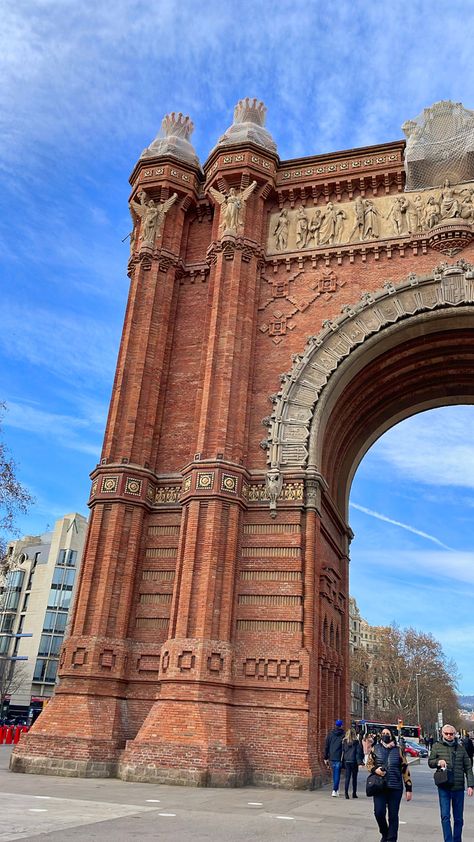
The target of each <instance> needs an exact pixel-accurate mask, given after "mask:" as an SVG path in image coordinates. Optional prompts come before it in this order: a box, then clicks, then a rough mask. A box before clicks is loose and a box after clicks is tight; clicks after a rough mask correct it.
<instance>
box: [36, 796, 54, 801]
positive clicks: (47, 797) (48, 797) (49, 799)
mask: <svg viewBox="0 0 474 842" xmlns="http://www.w3.org/2000/svg"><path fill="white" fill-rule="evenodd" d="M33 798H43V799H45V800H46V799H48V801H51V796H50V795H33Z"/></svg>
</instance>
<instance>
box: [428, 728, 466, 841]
mask: <svg viewBox="0 0 474 842" xmlns="http://www.w3.org/2000/svg"><path fill="white" fill-rule="evenodd" d="M428 765H429V766H430V767H431V768H432V769H436V768H438V767H439V768H440V769H448V772H452V778H453V780H452V782H451V783H450V784H449V787H442V786H439V787H438V796H439V809H440V813H441V827H442V829H443V836H444V842H462V827H463V824H464V819H463V814H464V782H465V780H466V782H467V794H468V795H469V796H471V795H472V792H473V787H474V776H473V774H472V769H471V761H470V760H469V757H468V755H467V752H466V749H465V748H464V746H463V745H462V743H458V741H457V740H456V731H455V729H454V728H453V726H452V725H443V729H442V732H441V739H440V740H439V741H438V742H436V743H433V748H432V749H431V754H430V756H429V758H428ZM451 808H452V811H453V827H452V828H451Z"/></svg>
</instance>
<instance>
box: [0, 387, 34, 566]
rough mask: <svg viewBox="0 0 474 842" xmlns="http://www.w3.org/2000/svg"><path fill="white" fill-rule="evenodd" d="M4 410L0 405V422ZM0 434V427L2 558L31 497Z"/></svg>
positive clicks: (0, 540)
mask: <svg viewBox="0 0 474 842" xmlns="http://www.w3.org/2000/svg"><path fill="white" fill-rule="evenodd" d="M5 410H6V406H5V404H4V403H0V421H1V417H2V414H3V413H4V412H5ZM1 432H2V430H1V425H0V556H3V555H4V554H5V545H6V542H7V540H8V539H9V538H10V537H11V536H12V534H17V532H16V530H15V521H16V518H17V516H18V515H19V514H24V513H25V512H27V510H28V507H29V506H30V505H31V504H32V503H33V497H32V496H31V494H30V493H29V492H28V491H27V490H26V488H25V487H24V486H23V485H22V484H21V483H20V482H19V481H18V479H17V477H16V469H17V468H16V464H15V462H14V460H13V458H12V457H11V455H10V453H9V451H8V449H7V447H6V446H5V444H4V442H3V441H2V439H1Z"/></svg>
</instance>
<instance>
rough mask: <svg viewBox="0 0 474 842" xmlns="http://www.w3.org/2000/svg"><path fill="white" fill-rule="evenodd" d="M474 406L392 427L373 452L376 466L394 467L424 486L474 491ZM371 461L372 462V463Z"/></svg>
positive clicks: (418, 417) (443, 410) (417, 417)
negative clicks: (461, 488)
mask: <svg viewBox="0 0 474 842" xmlns="http://www.w3.org/2000/svg"><path fill="white" fill-rule="evenodd" d="M473 429H474V406H456V407H453V406H449V407H440V408H439V409H436V410H431V411H430V412H429V413H426V412H422V413H420V414H419V415H415V416H413V417H411V418H408V419H406V420H405V421H403V422H402V423H401V424H398V425H397V426H396V427H392V429H391V430H389V431H388V432H387V433H385V435H384V436H383V437H382V438H381V439H380V441H379V442H377V443H376V444H375V445H374V446H373V447H372V448H371V450H370V451H369V454H368V457H367V462H366V469H367V467H368V465H369V464H370V463H372V465H373V467H374V470H375V471H379V470H380V462H382V463H385V464H386V465H387V464H388V465H390V466H391V467H392V468H393V469H394V470H395V471H396V473H397V474H398V475H399V476H404V477H405V478H406V479H411V480H413V481H414V482H418V483H420V484H421V485H423V486H433V485H434V486H437V487H438V488H439V486H447V487H448V486H453V487H457V488H459V487H464V488H474V441H473V439H472V436H471V435H470V431H471V430H473ZM369 460H370V462H369Z"/></svg>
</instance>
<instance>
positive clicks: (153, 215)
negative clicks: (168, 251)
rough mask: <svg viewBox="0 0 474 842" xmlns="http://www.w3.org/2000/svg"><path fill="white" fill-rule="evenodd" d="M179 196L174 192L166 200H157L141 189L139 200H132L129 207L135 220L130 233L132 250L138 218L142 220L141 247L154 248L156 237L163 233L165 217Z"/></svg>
mask: <svg viewBox="0 0 474 842" xmlns="http://www.w3.org/2000/svg"><path fill="white" fill-rule="evenodd" d="M177 198H178V194H177V193H173V195H172V196H170V198H169V199H166V201H165V202H155V200H154V199H151V198H149V197H148V196H147V194H146V192H145V191H144V190H140V193H139V194H138V199H139V201H138V202H136V201H135V200H134V199H132V200H131V202H130V206H129V207H130V213H131V215H132V220H133V222H134V226H133V231H132V233H131V235H130V248H131V250H132V251H133V249H134V245H135V238H136V235H135V223H136V220H137V218H139V219H141V222H142V224H141V231H140V248H153V246H154V244H155V240H156V238H157V237H158V236H159V235H160V234H161V228H162V225H163V222H164V218H165V216H166V214H167V213H168V211H169V209H170V207H171V205H174V203H175V201H176V199H177Z"/></svg>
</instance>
